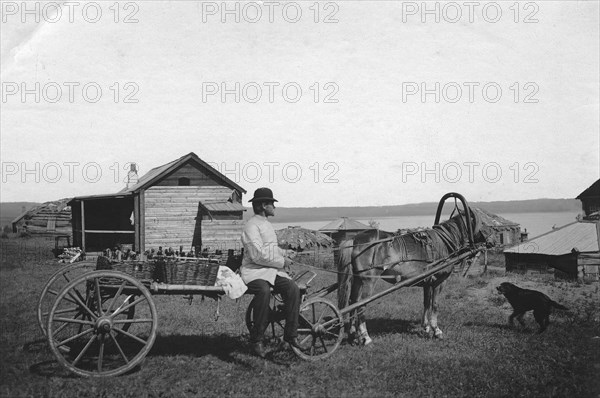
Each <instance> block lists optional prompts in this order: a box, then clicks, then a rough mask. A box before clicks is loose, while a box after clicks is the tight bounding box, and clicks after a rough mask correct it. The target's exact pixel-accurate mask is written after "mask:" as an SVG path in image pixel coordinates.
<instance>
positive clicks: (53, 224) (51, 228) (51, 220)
mask: <svg viewBox="0 0 600 398" xmlns="http://www.w3.org/2000/svg"><path fill="white" fill-rule="evenodd" d="M46 230H47V231H56V218H49V219H48V223H47V224H46Z"/></svg>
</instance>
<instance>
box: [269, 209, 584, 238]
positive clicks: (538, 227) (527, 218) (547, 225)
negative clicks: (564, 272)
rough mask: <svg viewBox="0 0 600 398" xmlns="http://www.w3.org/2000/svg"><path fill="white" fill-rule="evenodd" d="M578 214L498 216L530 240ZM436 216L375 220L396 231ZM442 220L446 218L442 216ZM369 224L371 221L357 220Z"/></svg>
mask: <svg viewBox="0 0 600 398" xmlns="http://www.w3.org/2000/svg"><path fill="white" fill-rule="evenodd" d="M577 214H578V212H544V213H504V214H498V215H499V216H501V217H504V218H506V219H507V220H510V221H514V222H516V223H517V224H520V225H521V231H524V230H525V229H527V232H528V233H529V239H531V238H534V237H536V236H538V235H541V234H543V233H546V232H548V231H551V230H552V227H553V226H555V227H561V226H563V225H566V224H569V223H572V222H573V221H575V217H576V216H577ZM434 219H435V215H432V216H404V217H379V218H373V220H375V221H377V222H378V223H379V228H380V229H382V230H384V231H390V232H393V231H396V230H398V229H401V228H416V227H431V226H432V225H433V221H434ZM442 219H444V217H443V216H442ZM357 220H358V221H360V222H362V223H364V224H368V223H369V220H370V219H368V218H367V219H360V218H359V219H357ZM330 221H332V220H324V221H300V222H292V223H278V222H277V217H274V218H272V219H271V222H272V224H273V227H274V228H275V229H281V228H286V227H288V226H290V225H295V226H301V227H303V228H307V229H313V230H318V229H319V228H322V227H323V226H325V225H326V224H327V223H329V222H330Z"/></svg>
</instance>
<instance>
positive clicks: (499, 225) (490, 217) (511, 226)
mask: <svg viewBox="0 0 600 398" xmlns="http://www.w3.org/2000/svg"><path fill="white" fill-rule="evenodd" d="M472 210H473V211H474V212H475V213H477V215H478V216H479V219H480V220H481V223H482V224H483V225H485V226H487V227H489V228H491V230H492V231H494V235H493V240H494V242H495V244H496V247H502V246H512V245H514V244H516V243H519V242H521V226H520V225H519V224H518V223H516V222H514V221H510V220H507V219H506V218H504V217H500V216H499V215H497V214H494V213H490V212H489V211H487V210H484V209H482V208H479V207H473V208H472Z"/></svg>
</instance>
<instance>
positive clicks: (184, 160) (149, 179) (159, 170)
mask: <svg viewBox="0 0 600 398" xmlns="http://www.w3.org/2000/svg"><path fill="white" fill-rule="evenodd" d="M187 164H191V165H192V166H195V167H197V168H199V169H201V170H203V171H206V173H207V174H208V175H210V176H211V177H212V178H214V179H215V180H216V181H218V182H220V183H222V184H224V185H225V186H227V187H229V188H231V189H235V190H237V191H239V192H241V193H246V190H245V189H244V188H242V187H241V186H239V185H238V184H236V183H235V182H233V181H232V180H230V179H229V178H227V177H226V176H225V175H223V174H221V173H220V172H219V171H217V170H215V169H214V168H213V167H212V166H210V165H209V164H208V163H206V162H205V161H203V160H202V159H200V158H199V157H198V155H196V154H195V153H194V152H190V153H188V154H187V155H184V156H182V157H180V158H179V159H175V160H173V161H171V162H169V163H167V164H164V165H162V166H158V167H155V168H153V169H152V170H150V171H149V172H147V173H146V174H144V175H143V176H142V177H140V179H139V180H138V182H137V184H135V185H133V186H131V187H129V188H124V189H122V190H121V191H119V193H137V192H139V191H142V190H145V189H148V188H150V187H151V186H153V185H155V184H157V183H158V182H160V181H161V180H163V179H164V178H166V177H168V176H169V175H171V174H173V173H175V172H176V171H177V170H179V169H180V168H182V167H183V166H185V165H187Z"/></svg>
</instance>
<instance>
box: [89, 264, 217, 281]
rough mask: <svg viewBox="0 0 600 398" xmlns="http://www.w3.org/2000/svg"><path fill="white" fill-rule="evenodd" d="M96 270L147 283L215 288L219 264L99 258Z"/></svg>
mask: <svg viewBox="0 0 600 398" xmlns="http://www.w3.org/2000/svg"><path fill="white" fill-rule="evenodd" d="M96 269H99V270H101V269H106V270H115V271H120V272H123V273H125V274H128V275H131V276H133V277H134V278H136V279H138V280H141V281H145V282H162V283H168V284H172V285H200V286H214V284H215V282H216V280H217V274H218V273H219V262H218V261H216V260H211V261H206V260H200V259H195V260H194V261H179V260H176V259H172V258H159V259H155V260H150V261H123V262H113V261H111V260H109V259H108V258H106V257H99V258H98V261H97V263H96Z"/></svg>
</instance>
